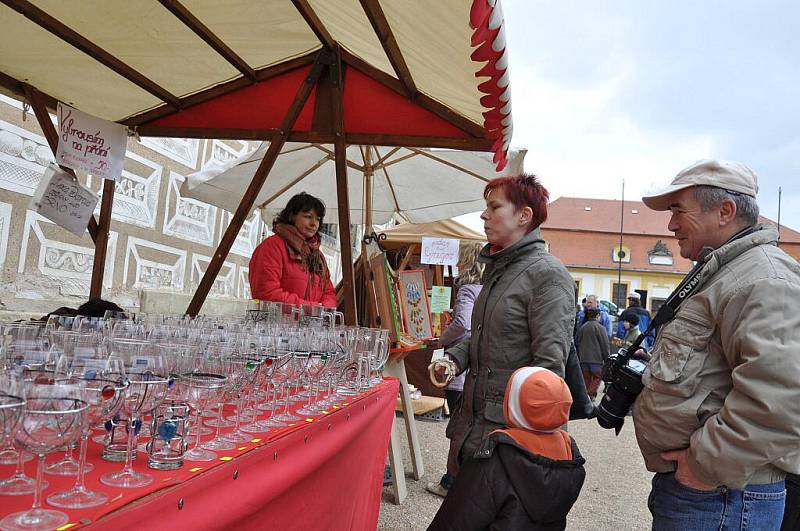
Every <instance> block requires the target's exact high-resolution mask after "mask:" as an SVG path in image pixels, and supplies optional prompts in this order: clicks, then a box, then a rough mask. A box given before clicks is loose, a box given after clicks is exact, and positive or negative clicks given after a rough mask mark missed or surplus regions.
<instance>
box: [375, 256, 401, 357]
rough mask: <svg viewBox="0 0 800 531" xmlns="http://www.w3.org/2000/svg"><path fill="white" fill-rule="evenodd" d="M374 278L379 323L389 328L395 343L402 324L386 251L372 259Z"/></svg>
mask: <svg viewBox="0 0 800 531" xmlns="http://www.w3.org/2000/svg"><path fill="white" fill-rule="evenodd" d="M370 268H371V270H372V278H373V281H374V286H375V298H376V302H377V304H376V306H377V310H378V325H379V326H380V327H381V328H388V329H389V338H390V339H391V341H392V342H393V343H394V342H395V341H397V340H398V338H399V337H400V332H402V326H401V324H400V311H399V310H398V306H397V302H396V297H395V294H394V291H395V290H394V285H393V282H392V275H391V272H390V271H389V263H388V262H387V260H386V253H381V254H378V255H375V256H374V257H372V259H371V260H370Z"/></svg>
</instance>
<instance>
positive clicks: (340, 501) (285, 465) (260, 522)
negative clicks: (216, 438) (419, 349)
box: [0, 379, 398, 530]
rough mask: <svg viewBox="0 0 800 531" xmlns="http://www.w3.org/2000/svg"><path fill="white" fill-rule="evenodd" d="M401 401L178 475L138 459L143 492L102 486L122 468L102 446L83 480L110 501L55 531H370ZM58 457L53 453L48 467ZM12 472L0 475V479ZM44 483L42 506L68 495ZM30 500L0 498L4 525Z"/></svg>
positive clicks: (344, 414)
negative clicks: (81, 530)
mask: <svg viewBox="0 0 800 531" xmlns="http://www.w3.org/2000/svg"><path fill="white" fill-rule="evenodd" d="M397 391H398V381H397V380H396V379H386V380H385V381H384V382H383V383H381V384H379V385H377V386H375V387H374V388H373V389H371V390H370V391H368V392H366V393H364V394H361V395H358V396H355V397H353V398H352V399H351V400H349V401H348V402H347V403H346V404H342V405H341V406H340V407H338V408H337V409H332V410H331V411H329V412H327V414H325V415H323V416H321V417H315V418H308V419H303V420H301V421H298V422H296V423H295V424H293V425H290V426H287V427H285V428H280V429H277V430H275V431H270V432H268V433H265V434H256V435H254V436H253V437H254V438H253V440H252V441H251V442H249V443H243V444H240V445H239V446H238V447H237V448H236V449H235V450H230V451H221V452H217V453H218V455H219V458H218V460H216V461H212V462H195V461H186V462H185V463H184V466H183V467H182V468H180V469H178V470H172V471H158V470H152V469H149V468H147V465H146V459H145V458H144V457H145V455H146V454H141V455H142V457H140V458H139V459H137V461H135V462H134V467H135V469H136V470H141V471H147V472H148V473H150V474H152V475H153V476H154V477H155V481H154V482H153V483H152V484H151V485H149V486H147V487H144V488H141V489H118V488H117V489H115V488H112V487H108V486H106V485H103V484H102V483H100V482H99V480H98V478H99V477H100V476H101V475H102V474H105V473H106V472H109V471H117V470H121V469H122V465H123V464H122V463H111V462H107V461H104V460H102V459H101V458H100V453H101V450H102V446H101V445H100V444H98V443H94V442H90V443H89V448H88V456H89V457H88V460H89V461H90V462H91V463H93V464H94V465H95V468H94V470H93V471H91V472H89V473H88V474H87V475H86V486H87V487H88V488H89V489H92V490H100V491H102V492H104V493H106V494H107V495H108V497H109V500H110V501H109V503H107V504H106V505H104V506H102V507H95V508H91V509H80V510H71V511H69V510H68V511H65V512H66V513H67V514H68V515H69V517H70V520H69V524H66V525H65V526H63V527H62V528H61V529H69V528H74V527H76V526H85V525H89V526H90V527H91V528H92V529H115V530H117V529H134V528H137V529H172V530H179V529H192V530H202V529H237V530H245V529H303V530H315V529H320V530H323V529H324V530H340V529H341V530H351V529H352V530H361V529H363V530H368V529H369V530H371V529H375V527H376V525H377V521H378V513H379V510H380V498H381V492H382V482H383V470H384V464H385V461H386V449H387V446H388V444H389V436H390V434H391V429H392V421H393V420H394V406H395V400H396V398H397ZM206 438H210V437H206ZM62 456H63V453H62V452H56V453H53V454H51V455H49V456H48V459H47V461H48V463H49V462H53V461H56V460H58V459H60V458H61V457H62ZM35 467H36V460H33V461H30V462H28V463H26V466H25V471H26V473H27V474H28V475H29V476H31V477H34V475H35V473H36V468H35ZM13 470H14V467H13V466H10V465H3V466H0V479H4V478H6V477H9V476H10V475H11V474H12V473H13ZM45 480H46V481H48V482H49V486H48V488H47V489H46V490H45V491H44V497H46V496H47V495H48V494H50V493H51V492H56V491H62V490H67V489H69V488H71V487H72V484H73V483H74V481H75V477H74V476H67V477H60V476H51V475H45ZM31 500H32V495H27V496H0V518H2V517H3V516H5V515H7V514H9V513H12V512H16V511H21V510H26V509H28V508H30V504H31ZM44 507H45V508H46V507H48V506H47V503H46V502H45V503H44Z"/></svg>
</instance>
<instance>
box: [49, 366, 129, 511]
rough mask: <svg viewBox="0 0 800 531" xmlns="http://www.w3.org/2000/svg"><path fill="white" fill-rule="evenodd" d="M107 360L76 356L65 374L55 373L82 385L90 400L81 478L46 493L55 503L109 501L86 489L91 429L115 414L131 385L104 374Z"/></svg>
mask: <svg viewBox="0 0 800 531" xmlns="http://www.w3.org/2000/svg"><path fill="white" fill-rule="evenodd" d="M106 363H107V360H104V359H102V358H87V357H76V358H73V360H72V363H71V364H70V365H69V366H68V367H66V368H65V369H66V370H65V372H66V374H64V375H60V374H58V372H57V373H56V378H57V381H58V382H71V383H75V384H80V385H81V386H82V389H83V398H84V400H85V401H86V403H87V404H88V408H87V410H86V422H85V423H84V426H83V430H82V431H81V438H80V454H79V455H80V457H79V459H78V473H77V476H78V478H77V480H76V481H75V485H74V486H73V487H72V488H71V489H69V490H66V491H61V492H54V493H53V494H50V495H49V496H48V497H47V503H49V504H50V505H53V506H54V507H62V508H67V509H82V508H86V507H96V506H98V505H103V504H105V503H106V502H107V501H108V496H106V495H105V494H103V493H101V492H96V491H91V490H89V489H87V488H86V485H85V483H84V476H85V473H86V472H89V471H91V470H92V468H94V467H93V466H92V465H91V464H90V463H87V462H86V447H87V445H88V442H89V432H90V431H91V428H92V426H94V425H96V424H98V423H100V422H102V421H104V420H106V419H109V418H111V417H113V416H114V414H116V412H117V411H118V410H119V408H120V406H121V405H122V396H123V393H124V391H125V389H126V388H127V387H128V381H127V380H126V379H118V380H111V379H108V378H104V377H103V376H102V375H103V374H104V372H106V368H107V365H106ZM70 447H71V445H70Z"/></svg>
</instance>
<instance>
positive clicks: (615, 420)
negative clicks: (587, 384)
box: [597, 384, 636, 433]
mask: <svg viewBox="0 0 800 531" xmlns="http://www.w3.org/2000/svg"><path fill="white" fill-rule="evenodd" d="M635 398H636V397H631V396H630V395H628V394H627V393H625V392H623V391H620V390H619V389H618V388H617V386H616V385H613V384H612V385H610V386H609V387H608V389H607V391H606V394H605V395H603V399H602V400H601V401H600V405H598V406H597V422H598V423H599V424H600V426H602V427H603V428H606V429H611V428H613V429H615V430H616V431H617V433H619V430H620V429H622V425H623V424H624V423H625V415H627V414H628V411H629V410H630V408H631V405H633V401H634V400H635Z"/></svg>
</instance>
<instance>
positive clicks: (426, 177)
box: [181, 142, 527, 225]
mask: <svg viewBox="0 0 800 531" xmlns="http://www.w3.org/2000/svg"><path fill="white" fill-rule="evenodd" d="M267 147H268V144H267V143H264V144H262V145H261V146H260V147H259V148H258V149H257V150H256V151H255V152H253V153H251V154H249V155H245V156H243V157H240V158H239V159H237V160H234V161H231V162H229V163H227V164H225V165H224V166H217V167H210V168H206V169H205V170H204V171H202V172H198V173H195V174H192V175H190V176H189V177H188V179H187V180H186V181H185V182H184V184H183V187H182V189H181V194H182V195H185V196H187V197H192V198H194V199H199V200H201V201H205V202H207V203H211V204H213V205H216V206H218V207H221V208H224V209H227V210H235V208H236V207H237V206H238V205H239V202H240V199H241V197H242V193H243V191H244V189H245V188H246V187H247V185H248V183H250V181H251V179H252V177H253V173H254V172H255V170H256V168H257V167H258V165H259V163H260V162H261V159H263V158H264V153H265V152H266V150H267ZM367 149H369V150H371V152H370V154H369V156H367V155H366V150H367ZM526 153H527V151H526V150H520V151H516V152H511V153H509V163H508V166H506V168H505V170H504V171H503V173H496V172H495V170H494V165H493V164H492V162H491V158H490V157H491V155H489V154H485V153H473V152H467V151H455V150H430V149H417V148H387V147H369V148H367V147H361V146H350V147H348V149H347V156H348V169H347V172H348V189H349V195H350V219H351V220H352V222H353V223H363V222H364V219H365V218H364V216H365V211H364V208H365V201H364V171H365V159H369V160H371V161H372V164H373V172H374V176H373V181H372V213H373V217H372V222H373V223H374V224H376V225H382V224H385V223H387V222H389V221H390V220H391V219H392V217H393V215H395V214H399V216H400V217H402V218H403V219H405V220H406V221H408V222H411V223H425V222H429V221H435V220H440V219H447V218H452V217H455V216H458V215H461V214H466V213H469V212H475V211H477V210H482V209H483V207H484V201H483V189H484V187H485V186H486V183H487V182H488V181H489V180H490V179H492V178H494V177H497V176H500V175H505V174H510V173H514V172H519V171H521V169H522V163H523V160H524V159H525V154H526ZM376 162H377V163H376ZM300 192H307V193H309V194H311V195H314V196H316V197H319V198H320V199H321V200H322V201H323V203H325V205H326V207H327V209H328V211H327V213H326V219H329V220H336V219H338V210H337V208H336V205H337V202H336V174H335V167H334V162H333V148H332V147H330V146H326V145H321V144H304V143H295V142H289V143H286V144H285V145H284V147H283V150H282V151H281V155H280V156H279V157H278V159H277V161H276V162H275V166H274V167H273V168H272V171H271V173H270V176H269V178H268V179H267V181H266V183H264V186H263V187H262V188H261V192H260V193H259V194H258V197H257V199H256V203H255V204H256V206H257V207H259V208H261V209H262V214H263V219H267V220H269V219H272V218H273V217H274V216H275V215H276V214H277V213H278V212H279V211H280V210H281V209H282V208H283V207H284V206H286V203H287V202H288V201H289V199H290V198H291V197H292V196H293V195H295V194H297V193H300Z"/></svg>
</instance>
